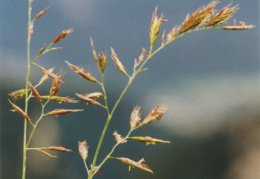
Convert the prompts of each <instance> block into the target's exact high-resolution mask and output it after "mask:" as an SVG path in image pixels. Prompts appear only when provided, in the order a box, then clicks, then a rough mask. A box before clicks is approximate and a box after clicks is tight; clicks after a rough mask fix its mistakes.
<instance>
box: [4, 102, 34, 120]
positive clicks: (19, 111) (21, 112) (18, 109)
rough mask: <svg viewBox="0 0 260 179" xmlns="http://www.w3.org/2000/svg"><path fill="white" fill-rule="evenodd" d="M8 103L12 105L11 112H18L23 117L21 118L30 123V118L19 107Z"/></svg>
mask: <svg viewBox="0 0 260 179" xmlns="http://www.w3.org/2000/svg"><path fill="white" fill-rule="evenodd" d="M8 101H9V103H10V104H11V105H12V107H13V109H12V110H11V111H12V112H18V113H19V114H21V115H22V116H23V118H24V119H25V120H26V121H28V122H31V118H30V116H29V115H28V114H26V113H25V112H24V111H23V110H22V109H21V108H20V107H19V106H17V105H16V104H14V103H12V101H10V100H8Z"/></svg>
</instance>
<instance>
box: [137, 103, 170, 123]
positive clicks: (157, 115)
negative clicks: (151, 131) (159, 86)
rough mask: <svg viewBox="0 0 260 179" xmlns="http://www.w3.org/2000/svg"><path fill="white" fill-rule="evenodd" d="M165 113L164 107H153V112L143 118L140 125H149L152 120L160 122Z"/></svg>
mask: <svg viewBox="0 0 260 179" xmlns="http://www.w3.org/2000/svg"><path fill="white" fill-rule="evenodd" d="M165 111H166V108H165V107H162V106H155V107H154V108H153V110H152V111H151V112H150V113H149V114H148V115H147V116H146V117H145V118H144V120H143V122H142V124H149V123H151V122H153V121H154V120H160V119H161V118H162V116H163V114H164V112H165Z"/></svg>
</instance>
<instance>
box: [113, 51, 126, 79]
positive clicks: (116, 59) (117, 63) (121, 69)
mask: <svg viewBox="0 0 260 179" xmlns="http://www.w3.org/2000/svg"><path fill="white" fill-rule="evenodd" d="M111 57H112V59H113V61H114V63H115V66H116V68H117V69H118V71H120V72H121V73H123V74H125V75H126V76H129V75H128V74H127V72H126V70H125V67H124V66H123V64H122V63H121V62H120V60H119V58H118V56H117V54H116V52H115V50H114V49H113V48H111Z"/></svg>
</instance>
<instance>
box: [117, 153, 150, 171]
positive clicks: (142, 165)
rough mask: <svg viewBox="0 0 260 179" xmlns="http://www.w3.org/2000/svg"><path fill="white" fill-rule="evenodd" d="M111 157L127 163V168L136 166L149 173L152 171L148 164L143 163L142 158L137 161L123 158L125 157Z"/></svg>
mask: <svg viewBox="0 0 260 179" xmlns="http://www.w3.org/2000/svg"><path fill="white" fill-rule="evenodd" d="M113 159H116V160H119V161H121V162H122V163H124V164H127V165H129V170H131V168H138V169H140V170H143V171H146V172H149V173H153V171H152V170H151V169H150V168H149V166H148V165H147V164H145V161H144V159H143V158H142V159H141V160H139V161H138V162H136V161H134V160H131V159H129V158H125V157H114V158H113Z"/></svg>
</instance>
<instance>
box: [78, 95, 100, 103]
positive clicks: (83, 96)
mask: <svg viewBox="0 0 260 179" xmlns="http://www.w3.org/2000/svg"><path fill="white" fill-rule="evenodd" d="M76 96H78V97H79V98H80V99H82V100H84V101H86V102H88V103H90V104H93V105H96V106H102V104H100V103H99V102H97V101H96V100H95V98H91V97H89V95H88V94H85V95H83V94H79V93H76Z"/></svg>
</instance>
